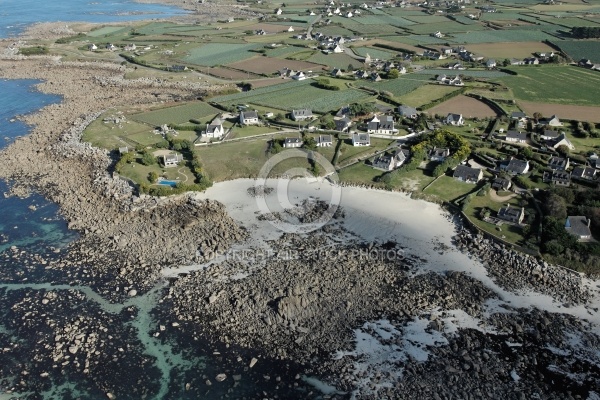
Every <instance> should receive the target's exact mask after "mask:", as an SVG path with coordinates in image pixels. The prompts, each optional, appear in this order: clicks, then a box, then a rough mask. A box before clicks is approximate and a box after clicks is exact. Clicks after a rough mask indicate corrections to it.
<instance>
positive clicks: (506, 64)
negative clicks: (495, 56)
mask: <svg viewBox="0 0 600 400" xmlns="http://www.w3.org/2000/svg"><path fill="white" fill-rule="evenodd" d="M509 65H510V60H509V59H508V58H505V59H504V61H502V66H503V67H508V66H509Z"/></svg>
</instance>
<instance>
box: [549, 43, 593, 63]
mask: <svg viewBox="0 0 600 400" xmlns="http://www.w3.org/2000/svg"><path fill="white" fill-rule="evenodd" d="M552 43H553V44H554V45H555V46H558V47H559V48H560V49H561V50H562V51H563V52H564V53H566V54H567V55H568V56H569V57H571V58H572V59H573V61H579V60H581V59H582V58H588V59H590V60H591V61H592V62H593V63H600V42H598V41H593V40H556V41H553V42H552Z"/></svg>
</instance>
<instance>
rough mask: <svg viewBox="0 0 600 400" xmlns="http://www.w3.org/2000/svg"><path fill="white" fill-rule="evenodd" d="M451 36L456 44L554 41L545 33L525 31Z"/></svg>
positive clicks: (495, 31) (478, 32)
mask: <svg viewBox="0 0 600 400" xmlns="http://www.w3.org/2000/svg"><path fill="white" fill-rule="evenodd" d="M452 36H453V38H452V41H454V42H456V43H498V42H541V41H544V40H552V39H556V38H555V37H554V36H552V35H549V34H548V33H546V32H542V31H539V30H525V29H515V30H510V31H509V30H505V31H502V30H494V31H477V32H467V33H457V34H454V35H452Z"/></svg>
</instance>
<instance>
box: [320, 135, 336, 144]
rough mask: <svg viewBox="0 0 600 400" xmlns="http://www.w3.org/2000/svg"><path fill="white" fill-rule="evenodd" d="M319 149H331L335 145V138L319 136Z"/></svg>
mask: <svg viewBox="0 0 600 400" xmlns="http://www.w3.org/2000/svg"><path fill="white" fill-rule="evenodd" d="M316 142H317V147H331V146H332V145H333V136H331V135H319V137H317V140H316Z"/></svg>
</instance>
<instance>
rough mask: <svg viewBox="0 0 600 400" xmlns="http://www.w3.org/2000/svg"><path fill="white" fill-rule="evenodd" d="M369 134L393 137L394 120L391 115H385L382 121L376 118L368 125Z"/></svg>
mask: <svg viewBox="0 0 600 400" xmlns="http://www.w3.org/2000/svg"><path fill="white" fill-rule="evenodd" d="M367 132H369V133H378V134H383V135H391V134H393V133H394V118H393V117H392V116H391V115H383V116H382V117H381V119H379V117H377V116H374V117H373V119H372V120H371V121H369V122H368V123H367Z"/></svg>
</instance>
